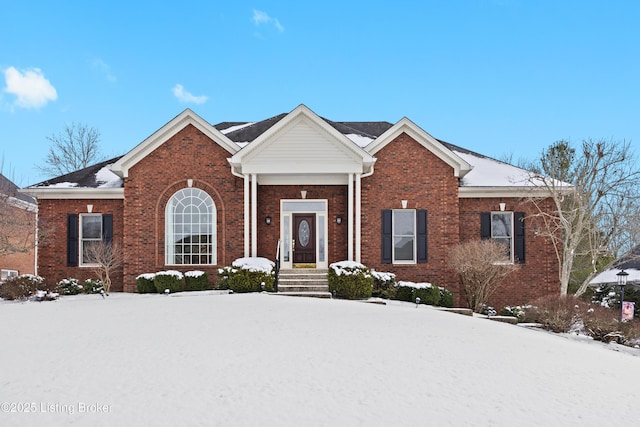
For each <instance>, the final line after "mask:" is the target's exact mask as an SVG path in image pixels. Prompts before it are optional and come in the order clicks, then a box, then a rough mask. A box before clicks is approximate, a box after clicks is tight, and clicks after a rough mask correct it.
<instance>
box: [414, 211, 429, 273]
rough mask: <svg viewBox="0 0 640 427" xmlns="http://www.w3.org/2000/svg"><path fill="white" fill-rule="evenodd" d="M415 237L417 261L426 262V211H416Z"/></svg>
mask: <svg viewBox="0 0 640 427" xmlns="http://www.w3.org/2000/svg"><path fill="white" fill-rule="evenodd" d="M416 228H417V230H416V237H417V239H418V241H417V247H418V262H427V211H426V210H424V209H418V210H417V211H416Z"/></svg>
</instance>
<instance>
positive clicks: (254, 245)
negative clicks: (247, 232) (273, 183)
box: [251, 174, 258, 257]
mask: <svg viewBox="0 0 640 427" xmlns="http://www.w3.org/2000/svg"><path fill="white" fill-rule="evenodd" d="M251 256H252V257H256V256H258V180H257V179H256V175H255V174H252V175H251Z"/></svg>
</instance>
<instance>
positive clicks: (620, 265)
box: [589, 245, 640, 286]
mask: <svg viewBox="0 0 640 427" xmlns="http://www.w3.org/2000/svg"><path fill="white" fill-rule="evenodd" d="M621 270H624V271H626V272H627V273H628V274H629V275H628V276H627V284H629V285H635V286H640V245H638V246H636V247H635V248H634V249H633V250H632V251H631V252H630V253H629V254H627V255H625V256H623V257H621V258H620V259H618V260H617V261H616V262H615V263H614V264H613V266H612V267H611V268H609V269H607V270H605V271H603V272H601V273H600V274H598V275H597V276H596V277H594V278H593V279H592V280H591V282H589V286H600V285H617V284H618V276H617V274H618V273H620V271H621Z"/></svg>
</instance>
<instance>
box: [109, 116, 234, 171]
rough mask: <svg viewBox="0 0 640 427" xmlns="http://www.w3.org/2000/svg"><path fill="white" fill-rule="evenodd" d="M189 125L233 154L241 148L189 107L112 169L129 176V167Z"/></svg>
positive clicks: (116, 163) (126, 155)
mask: <svg viewBox="0 0 640 427" xmlns="http://www.w3.org/2000/svg"><path fill="white" fill-rule="evenodd" d="M187 125H193V126H195V127H196V128H197V129H198V130H200V131H201V132H202V133H204V134H205V135H206V136H208V137H209V138H211V140H213V141H214V142H215V143H217V144H218V145H220V146H221V147H222V148H224V149H225V150H227V151H228V152H229V153H231V154H234V153H236V152H237V151H238V150H240V148H239V147H238V146H237V145H236V144H234V143H233V142H232V141H231V140H230V139H229V138H227V137H226V136H225V135H224V134H223V133H222V132H220V131H218V130H217V129H216V128H215V127H213V126H212V125H210V124H209V123H208V122H207V121H205V120H204V119H203V118H202V117H200V116H198V115H197V114H196V113H194V112H193V111H191V110H190V109H188V108H187V109H186V110H184V111H183V112H182V113H180V114H179V115H177V116H176V117H175V118H173V119H172V120H171V121H170V122H169V123H167V124H166V125H164V126H163V127H161V128H160V129H158V130H157V131H156V132H154V133H153V134H152V135H151V136H150V137H148V138H147V139H145V140H144V141H142V142H141V143H140V144H138V145H137V146H136V147H135V148H134V149H133V150H131V151H129V152H128V153H127V154H125V155H124V156H123V157H122V158H120V160H118V161H117V162H115V163H114V164H113V165H111V171H112V172H113V173H115V174H116V175H118V176H120V177H121V178H126V177H127V176H129V169H130V168H131V167H133V166H134V165H135V164H137V163H138V162H139V161H141V160H142V159H144V158H145V157H146V156H147V155H149V153H151V152H152V151H153V150H155V149H156V148H158V147H160V146H161V145H162V144H164V143H165V142H167V141H168V140H169V139H170V138H171V137H173V136H174V135H176V134H177V133H178V132H180V131H181V130H182V129H184V128H185V126H187Z"/></svg>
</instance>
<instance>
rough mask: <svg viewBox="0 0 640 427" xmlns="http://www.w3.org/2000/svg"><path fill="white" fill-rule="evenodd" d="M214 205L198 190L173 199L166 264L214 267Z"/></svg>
mask: <svg viewBox="0 0 640 427" xmlns="http://www.w3.org/2000/svg"><path fill="white" fill-rule="evenodd" d="M215 262H216V260H215V206H214V204H213V199H212V198H211V197H210V196H209V195H208V194H207V193H206V192H204V191H202V190H200V189H199V188H185V189H182V190H180V191H178V192H177V193H176V194H174V195H173V197H171V199H170V200H169V203H168V204H167V211H166V263H167V264H174V265H199V264H215Z"/></svg>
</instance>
